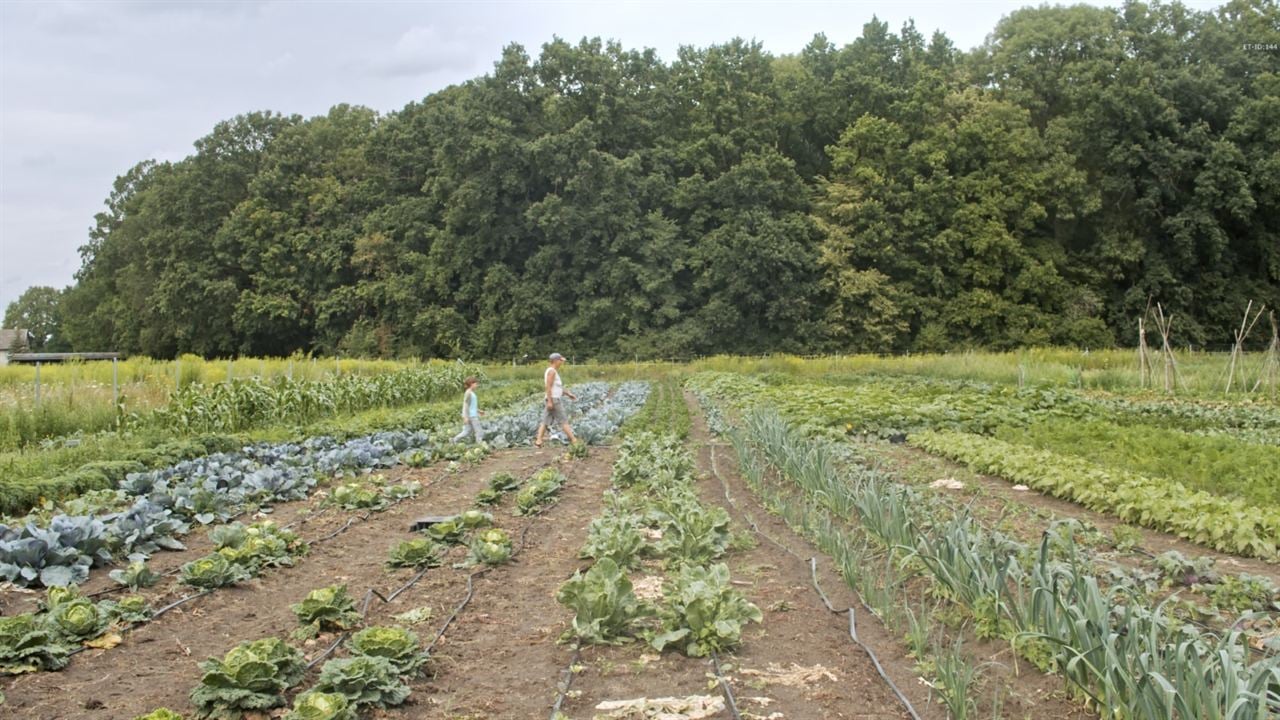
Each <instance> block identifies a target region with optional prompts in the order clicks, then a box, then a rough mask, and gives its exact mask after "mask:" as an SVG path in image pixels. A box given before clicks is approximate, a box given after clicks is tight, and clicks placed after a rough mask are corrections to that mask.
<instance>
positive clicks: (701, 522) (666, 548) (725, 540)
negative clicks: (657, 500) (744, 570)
mask: <svg viewBox="0 0 1280 720" xmlns="http://www.w3.org/2000/svg"><path fill="white" fill-rule="evenodd" d="M730 539H731V538H730V534H729V513H728V511H726V510H725V509H724V508H722V507H718V506H716V507H712V508H710V509H708V508H706V507H704V506H703V505H702V504H701V503H699V502H697V501H696V500H692V501H689V502H682V503H678V504H676V505H675V506H674V507H671V508H670V509H668V510H667V511H666V513H665V517H664V518H663V522H662V539H661V540H660V541H659V542H658V545H657V549H658V554H659V555H661V556H663V557H664V558H666V559H667V561H668V562H669V563H670V564H672V565H682V564H689V565H705V564H706V563H708V562H710V561H711V560H714V559H716V558H718V557H720V556H721V555H724V553H725V551H726V550H727V549H728V547H729V541H730Z"/></svg>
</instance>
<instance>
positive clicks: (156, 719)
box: [133, 708, 183, 720]
mask: <svg viewBox="0 0 1280 720" xmlns="http://www.w3.org/2000/svg"><path fill="white" fill-rule="evenodd" d="M133 720H183V717H182V716H181V715H179V714H178V713H176V712H174V711H172V710H170V709H169V708H159V709H156V710H152V711H151V712H149V713H147V714H146V715H139V716H138V717H136V718H134V719H133Z"/></svg>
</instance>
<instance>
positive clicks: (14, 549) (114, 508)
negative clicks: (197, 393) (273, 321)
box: [0, 383, 647, 585]
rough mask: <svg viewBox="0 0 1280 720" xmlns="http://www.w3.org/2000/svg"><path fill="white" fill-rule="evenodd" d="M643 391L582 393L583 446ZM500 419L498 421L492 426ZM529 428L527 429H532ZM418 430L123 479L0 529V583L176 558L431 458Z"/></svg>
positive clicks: (521, 425) (520, 423) (514, 430)
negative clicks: (368, 475)
mask: <svg viewBox="0 0 1280 720" xmlns="http://www.w3.org/2000/svg"><path fill="white" fill-rule="evenodd" d="M646 393H647V385H645V384H644V383H629V384H626V385H623V386H620V387H619V388H618V389H617V392H615V393H610V392H609V387H608V385H607V384H605V383H592V384H589V385H588V386H584V387H583V388H581V393H580V395H579V397H580V401H579V402H578V403H577V404H576V406H575V412H576V413H577V415H576V417H577V418H578V421H579V424H580V426H582V427H584V428H587V429H588V430H587V433H586V434H585V435H584V437H586V438H591V439H601V438H603V437H605V435H604V432H606V431H611V430H612V429H616V428H617V427H618V425H620V424H621V422H622V421H623V420H624V419H625V418H626V417H627V416H628V415H629V414H630V413H633V412H635V410H636V409H638V408H639V407H640V405H641V404H643V402H644V396H645V394H646ZM538 407H540V403H538V402H537V401H536V400H534V401H529V402H526V403H525V404H524V405H523V406H522V407H521V408H520V409H518V410H516V411H515V412H514V413H512V414H511V416H510V417H514V418H516V420H514V421H512V422H510V424H509V425H508V426H507V428H506V430H505V432H507V433H510V434H509V435H507V436H505V437H512V438H517V439H524V438H527V437H528V436H529V435H531V434H532V432H533V429H532V428H529V427H528V422H527V419H528V417H529V416H531V415H533V414H534V412H535V411H536V409H537V408H538ZM502 421H503V420H502V419H501V418H500V419H499V422H502ZM535 425H536V421H535ZM440 449H441V446H440V445H438V444H437V445H434V446H433V445H432V444H431V443H430V438H429V437H428V435H427V434H426V433H424V432H420V431H412V432H411V431H397V432H383V433H376V434H374V435H370V436H366V437H359V438H354V439H351V440H347V441H345V442H339V441H337V440H334V439H332V438H328V437H317V438H311V439H309V440H306V441H304V442H301V443H277V444H259V445H254V446H250V447H246V448H243V449H242V450H239V451H236V452H228V453H217V454H214V455H208V456H205V457H201V458H196V459H193V460H188V461H183V462H180V463H177V464H175V465H172V466H169V467H166V468H161V469H157V470H151V471H146V472H139V473H130V474H128V475H127V476H126V477H125V479H124V480H123V482H121V483H120V486H119V487H118V488H116V489H115V490H112V491H107V492H105V493H103V494H102V496H100V497H99V496H95V497H89V498H84V499H79V500H76V501H72V503H71V506H72V508H73V513H66V512H62V513H57V514H52V515H51V516H48V519H47V521H46V520H44V517H43V516H36V517H32V516H29V517H27V518H24V519H22V520H20V521H18V522H16V523H13V524H3V523H0V578H4V579H7V580H11V581H14V582H17V583H19V584H23V585H29V584H36V583H39V584H43V585H65V584H68V583H80V582H83V581H84V579H85V578H87V577H88V574H89V570H90V568H91V567H94V566H101V565H105V564H107V563H109V562H111V561H112V560H113V559H117V558H121V557H123V556H126V555H130V554H138V553H141V554H144V555H146V554H150V553H152V552H155V551H157V550H159V549H178V548H181V547H182V546H181V543H180V541H179V540H178V539H177V538H178V537H180V536H181V535H183V534H185V533H186V532H187V531H188V530H189V528H190V524H191V523H199V524H209V523H214V522H225V521H226V520H228V519H230V518H231V517H233V516H234V515H236V514H238V513H240V512H242V511H244V510H245V509H247V508H250V507H259V506H262V505H270V504H273V503H276V502H283V501H288V500H296V499H301V498H304V497H306V496H307V495H308V493H309V492H310V491H311V490H312V489H314V488H315V486H316V484H317V482H318V481H319V479H320V478H328V477H333V476H335V475H340V474H345V473H351V472H360V471H368V470H370V469H374V468H380V467H390V466H392V465H395V464H396V463H398V462H400V461H401V460H402V458H407V459H412V458H414V457H420V456H422V455H423V454H424V453H425V454H426V455H427V456H428V457H430V456H432V454H434V453H438V452H439V451H440Z"/></svg>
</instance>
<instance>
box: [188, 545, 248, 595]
mask: <svg viewBox="0 0 1280 720" xmlns="http://www.w3.org/2000/svg"><path fill="white" fill-rule="evenodd" d="M219 552H221V551H219ZM249 577H250V573H249V570H248V569H246V568H244V567H241V566H240V565H237V564H235V563H232V562H231V561H229V560H228V559H227V558H225V557H223V556H222V555H220V554H218V553H214V554H212V555H206V556H204V557H202V558H196V559H195V560H192V561H191V562H189V563H187V564H185V565H183V566H182V575H181V580H182V582H183V583H184V584H186V585H190V586H191V587H196V588H201V589H204V590H213V589H215V588H220V587H226V586H228V585H234V584H236V583H238V582H240V581H241V580H245V579H247V578H249Z"/></svg>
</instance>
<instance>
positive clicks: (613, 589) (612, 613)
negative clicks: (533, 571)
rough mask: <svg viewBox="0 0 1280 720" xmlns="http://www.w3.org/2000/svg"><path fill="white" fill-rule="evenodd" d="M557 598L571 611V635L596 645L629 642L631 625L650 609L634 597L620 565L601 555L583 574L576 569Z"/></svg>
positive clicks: (649, 611) (629, 581) (648, 612)
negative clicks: (601, 557)
mask: <svg viewBox="0 0 1280 720" xmlns="http://www.w3.org/2000/svg"><path fill="white" fill-rule="evenodd" d="M556 600H559V601H560V604H561V605H564V606H565V607H567V608H569V609H570V610H572V611H573V623H572V625H571V626H570V628H569V630H568V631H566V633H565V637H563V638H561V639H562V640H565V639H568V638H570V637H572V638H577V639H578V640H579V641H580V642H584V643H589V644H596V645H617V644H620V643H624V642H628V641H629V639H630V638H629V637H628V633H630V632H631V628H632V625H633V624H634V623H635V622H636V621H637V620H639V619H640V618H643V617H646V616H648V615H652V614H653V613H652V611H651V610H650V609H649V608H648V607H647V606H645V605H644V604H643V603H642V602H640V600H639V599H638V598H637V597H636V595H635V592H633V591H632V587H631V580H630V579H628V578H627V575H626V573H625V572H623V570H622V568H620V567H618V564H617V563H615V562H614V561H613V560H611V559H609V558H603V559H601V560H600V561H598V562H597V563H596V564H595V565H593V566H592V567H591V569H590V570H588V571H587V572H586V573H585V574H584V573H582V572H576V573H574V574H573V577H571V578H569V579H568V580H566V581H565V583H564V584H563V585H561V586H560V591H559V592H558V593H556Z"/></svg>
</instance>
